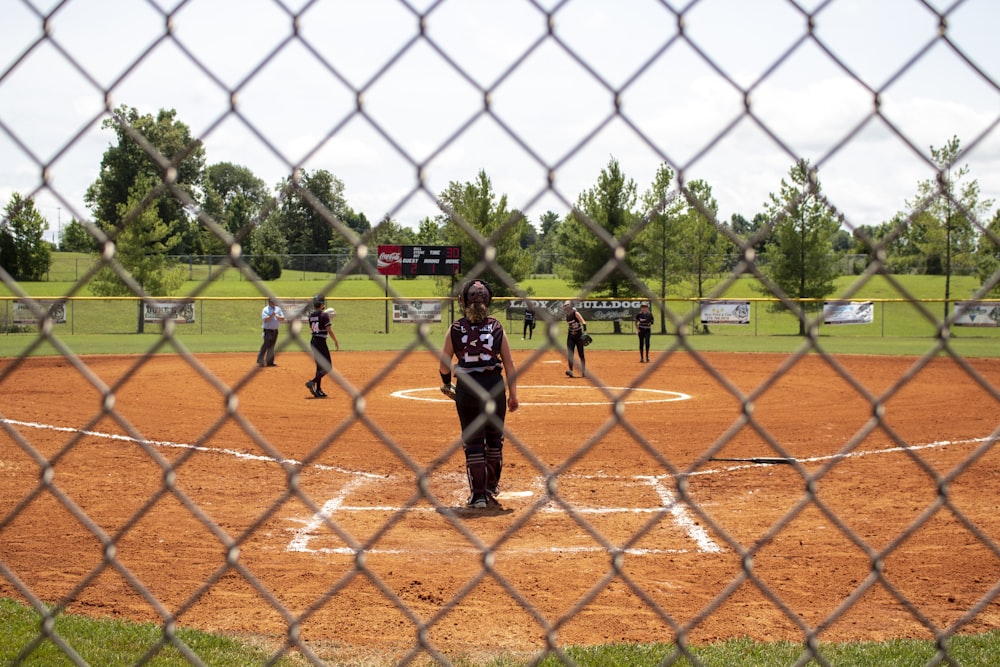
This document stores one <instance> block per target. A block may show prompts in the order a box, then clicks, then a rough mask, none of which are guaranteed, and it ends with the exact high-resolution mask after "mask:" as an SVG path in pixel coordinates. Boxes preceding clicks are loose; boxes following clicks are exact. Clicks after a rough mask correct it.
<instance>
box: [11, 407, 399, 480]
mask: <svg viewBox="0 0 1000 667" xmlns="http://www.w3.org/2000/svg"><path fill="white" fill-rule="evenodd" d="M0 422H2V423H4V424H11V425H14V426H23V427H25V428H35V429H43V430H49V431H58V432H60V433H80V434H82V435H86V436H90V437H93V438H104V439H106V440H118V441H120V442H131V443H136V444H140V443H144V444H147V445H151V446H153V447H167V448H173V449H190V450H193V451H196V452H205V453H207V454H219V455H222V456H232V457H233V458H237V459H242V460H244V461H260V462H263V463H277V464H278V465H292V466H300V465H302V462H301V461H296V460H295V459H276V458H274V457H273V456H266V455H263V454H250V453H249V452H241V451H239V450H238V449H226V448H219V447H205V446H202V445H192V444H190V443H184V442H171V441H169V440H149V439H147V438H134V437H132V436H130V435H120V434H117V433H103V432H101V431H88V430H84V429H78V428H73V427H72V426H53V425H51V424H39V423H37V422H23V421H18V420H16V419H2V418H0ZM309 465H310V467H313V468H315V469H317V470H323V471H330V472H339V473H343V474H345V475H355V476H358V477H371V478H373V479H382V476H381V475H376V474H374V473H369V472H364V471H361V470H347V469H345V468H338V467H337V466H328V465H323V464H322V463H311V464H309Z"/></svg>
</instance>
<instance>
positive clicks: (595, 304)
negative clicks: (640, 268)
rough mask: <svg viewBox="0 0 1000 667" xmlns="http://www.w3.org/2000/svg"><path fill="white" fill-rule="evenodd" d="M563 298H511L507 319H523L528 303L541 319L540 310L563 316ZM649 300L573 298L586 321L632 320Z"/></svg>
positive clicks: (559, 316) (559, 317)
mask: <svg viewBox="0 0 1000 667" xmlns="http://www.w3.org/2000/svg"><path fill="white" fill-rule="evenodd" d="M563 303H565V301H564V300H563V299H526V300H522V299H513V300H511V301H508V302H507V319H508V320H523V319H524V311H525V309H526V308H527V306H528V304H531V305H532V307H534V309H535V313H536V316H537V317H538V318H539V319H541V317H542V316H541V311H543V310H545V311H548V312H549V314H550V315H551V317H552V318H554V319H561V318H562V317H563ZM644 303H646V304H648V303H649V301H645V300H643V299H581V300H579V301H576V300H574V301H573V305H574V306H575V307H576V309H577V310H578V311H580V314H581V315H583V319H585V320H587V321H588V322H613V321H614V320H619V321H632V319H633V318H634V317H635V314H636V313H638V312H639V307H640V306H641V305H642V304H644Z"/></svg>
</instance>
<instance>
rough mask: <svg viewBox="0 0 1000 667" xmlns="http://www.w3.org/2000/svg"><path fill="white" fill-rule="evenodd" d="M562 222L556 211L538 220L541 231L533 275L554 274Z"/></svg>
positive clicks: (547, 213) (548, 212)
mask: <svg viewBox="0 0 1000 667" xmlns="http://www.w3.org/2000/svg"><path fill="white" fill-rule="evenodd" d="M561 222H562V221H561V220H560V219H559V214H557V213H556V212H555V211H546V212H545V213H543V214H542V215H541V216H540V217H539V218H538V227H539V229H540V230H541V232H540V234H539V236H538V243H537V245H536V246H535V265H534V268H533V269H532V272H533V273H553V272H554V271H555V268H554V265H555V264H556V262H557V261H558V252H559V245H558V240H559V225H560V223H561Z"/></svg>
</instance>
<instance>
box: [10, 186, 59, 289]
mask: <svg viewBox="0 0 1000 667" xmlns="http://www.w3.org/2000/svg"><path fill="white" fill-rule="evenodd" d="M48 228H49V223H48V222H47V221H46V220H45V218H43V217H42V214H41V213H39V212H38V209H36V208H35V200H34V199H32V198H31V197H22V196H21V195H20V194H19V193H17V192H15V193H14V194H13V196H12V197H11V199H10V201H9V202H8V203H7V207H6V208H5V209H4V213H3V219H0V266H2V267H3V268H4V270H5V271H6V272H7V273H9V274H10V275H11V277H12V278H14V279H15V280H41V279H42V278H43V277H44V276H45V273H46V272H47V271H48V270H49V261H50V259H51V257H52V248H51V247H49V244H48V243H47V242H46V241H45V232H46V231H47V230H48Z"/></svg>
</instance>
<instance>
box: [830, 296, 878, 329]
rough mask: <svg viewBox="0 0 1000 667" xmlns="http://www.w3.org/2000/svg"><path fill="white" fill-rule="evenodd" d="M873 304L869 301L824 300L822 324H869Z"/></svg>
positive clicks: (872, 320)
mask: <svg viewBox="0 0 1000 667" xmlns="http://www.w3.org/2000/svg"><path fill="white" fill-rule="evenodd" d="M874 321H875V304H873V303H872V302H871V301H824V302H823V324H871V323H872V322H874Z"/></svg>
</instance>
